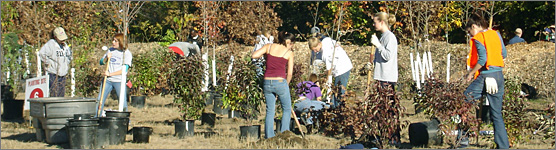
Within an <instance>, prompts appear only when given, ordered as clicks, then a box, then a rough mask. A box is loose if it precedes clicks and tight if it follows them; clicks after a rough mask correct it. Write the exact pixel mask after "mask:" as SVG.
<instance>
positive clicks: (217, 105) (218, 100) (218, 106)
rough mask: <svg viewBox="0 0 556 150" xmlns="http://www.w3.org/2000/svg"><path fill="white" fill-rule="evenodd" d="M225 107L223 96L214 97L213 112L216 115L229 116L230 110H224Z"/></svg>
mask: <svg viewBox="0 0 556 150" xmlns="http://www.w3.org/2000/svg"><path fill="white" fill-rule="evenodd" d="M222 105H224V102H222V96H219V95H216V96H215V97H214V105H213V108H212V110H213V111H214V113H216V114H221V115H226V114H228V110H229V109H228V108H222V107H223V106H222Z"/></svg>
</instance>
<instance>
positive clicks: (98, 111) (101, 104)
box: [96, 61, 110, 117]
mask: <svg viewBox="0 0 556 150" xmlns="http://www.w3.org/2000/svg"><path fill="white" fill-rule="evenodd" d="M109 67H110V61H108V64H106V71H108V68H109ZM106 71H105V72H106ZM104 87H106V76H104V81H103V82H102V89H101V91H100V99H99V102H98V109H97V112H96V113H97V117H100V115H101V114H100V112H102V110H100V106H104V102H103V100H102V99H103V98H104Z"/></svg>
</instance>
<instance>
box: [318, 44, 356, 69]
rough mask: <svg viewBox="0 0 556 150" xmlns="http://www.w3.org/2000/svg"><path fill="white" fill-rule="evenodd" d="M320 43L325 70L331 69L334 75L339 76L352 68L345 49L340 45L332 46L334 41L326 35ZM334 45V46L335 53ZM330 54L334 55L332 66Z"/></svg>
mask: <svg viewBox="0 0 556 150" xmlns="http://www.w3.org/2000/svg"><path fill="white" fill-rule="evenodd" d="M321 43H322V48H321V52H322V61H324V63H325V64H326V70H330V69H332V74H333V75H334V77H337V76H340V75H342V74H344V73H346V72H348V71H350V70H351V69H352V68H353V64H351V59H349V57H348V55H347V53H346V51H345V50H344V49H343V48H342V47H341V46H334V45H335V44H336V41H334V40H332V38H329V37H327V38H324V39H323V40H322V41H321ZM334 47H336V49H335V51H336V52H335V53H334ZM332 55H334V66H332V59H333V58H332Z"/></svg>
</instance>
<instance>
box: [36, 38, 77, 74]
mask: <svg viewBox="0 0 556 150" xmlns="http://www.w3.org/2000/svg"><path fill="white" fill-rule="evenodd" d="M39 56H40V57H41V61H42V62H44V63H45V64H46V66H47V68H46V72H48V73H52V74H56V75H58V76H66V75H67V74H68V69H69V67H70V66H69V65H70V62H71V60H72V59H73V56H72V52H71V49H70V48H69V47H68V45H67V44H64V45H60V44H58V42H56V40H54V39H50V40H49V41H48V42H46V44H44V45H43V46H42V47H41V49H40V50H39Z"/></svg>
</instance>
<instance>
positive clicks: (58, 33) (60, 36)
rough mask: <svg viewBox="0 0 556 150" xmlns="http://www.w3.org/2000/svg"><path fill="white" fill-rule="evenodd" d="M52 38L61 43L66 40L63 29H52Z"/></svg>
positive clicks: (66, 36)
mask: <svg viewBox="0 0 556 150" xmlns="http://www.w3.org/2000/svg"><path fill="white" fill-rule="evenodd" d="M54 36H56V38H58V40H62V41H63V40H66V39H68V35H66V31H64V28H62V27H56V29H54Z"/></svg>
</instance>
